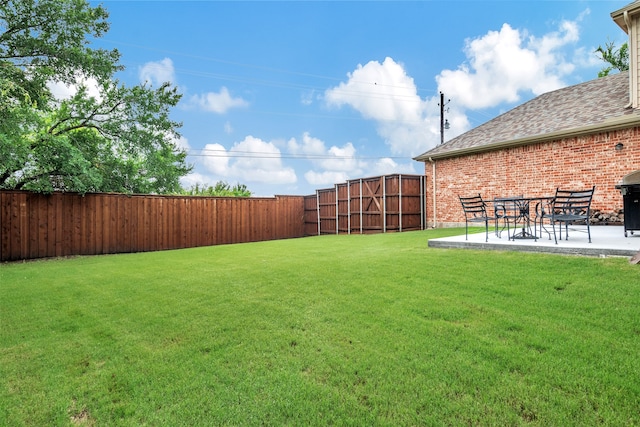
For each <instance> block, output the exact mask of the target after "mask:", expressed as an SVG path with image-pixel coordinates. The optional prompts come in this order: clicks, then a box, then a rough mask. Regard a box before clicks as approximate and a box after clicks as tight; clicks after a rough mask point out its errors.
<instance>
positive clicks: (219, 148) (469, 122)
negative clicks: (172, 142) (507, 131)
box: [95, 0, 630, 196]
mask: <svg viewBox="0 0 640 427" xmlns="http://www.w3.org/2000/svg"><path fill="white" fill-rule="evenodd" d="M629 2H630V1H613V0H610V1H455V0H453V1H451V0H449V1H413V2H402V1H390V2H382V1H375V2H368V1H346V2H337V1H317V2H302V1H289V2H275V1H260V2H248V1H235V2H222V1H189V2H187V1H104V2H102V4H103V5H104V6H105V7H106V9H107V10H108V11H109V13H110V18H109V21H110V23H111V29H110V31H109V33H107V34H106V35H105V36H104V37H103V38H102V39H100V40H98V41H97V42H96V46H99V47H106V48H116V49H118V50H119V51H120V53H121V55H122V57H121V63H122V64H123V65H124V66H125V67H126V70H125V71H123V72H122V73H121V74H119V75H118V78H119V79H120V80H121V81H122V82H124V83H127V84H137V83H139V82H143V81H147V82H148V83H149V84H152V85H158V84H160V83H161V82H163V81H170V82H171V83H172V84H173V85H175V86H177V87H178V88H179V91H180V92H181V93H182V94H183V97H182V100H181V102H180V104H179V106H178V107H177V108H176V109H175V110H174V111H173V118H174V119H176V120H178V121H181V122H182V123H183V127H182V128H181V129H180V133H181V134H182V139H181V140H180V141H177V143H178V144H179V145H181V146H182V147H184V148H185V149H187V150H188V152H189V157H188V161H189V162H190V163H191V164H193V165H194V170H193V173H192V174H191V175H189V176H187V177H185V178H184V179H183V185H185V186H187V187H188V186H190V185H193V184H195V183H205V184H214V183H215V182H217V181H219V180H223V181H226V182H228V183H229V184H235V183H242V184H246V185H247V186H248V188H249V189H250V190H251V191H253V193H254V195H258V196H271V195H274V194H313V193H314V192H315V190H316V189H320V188H330V187H333V185H334V184H336V183H341V182H344V181H345V180H347V179H354V178H360V177H368V176H376V175H381V174H389V173H410V174H422V173H423V171H424V170H423V167H424V166H423V164H422V163H418V162H415V161H413V160H412V157H413V156H416V155H418V154H421V153H423V152H424V151H426V150H428V149H429V148H432V147H434V146H435V145H436V144H438V143H439V141H440V109H439V106H438V103H439V91H443V92H444V94H445V97H446V99H450V102H449V103H448V104H447V108H448V111H447V113H446V114H445V116H446V118H447V120H448V121H449V123H450V124H451V128H450V129H449V130H447V131H445V140H448V139H450V138H452V137H454V136H456V135H459V134H461V133H463V132H465V131H467V130H469V129H471V128H473V127H475V126H478V125H480V124H482V123H484V122H486V121H488V120H490V119H491V118H493V117H495V116H496V115H498V114H500V113H502V112H504V111H507V110H509V109H510V108H513V107H514V106H516V105H518V104H521V103H522V102H525V101H527V100H528V99H531V98H532V97H534V96H536V95H539V94H541V93H544V92H548V91H550V90H554V89H558V88H561V87H564V86H568V85H572V84H576V83H580V82H583V81H587V80H591V79H594V78H596V77H597V72H598V71H599V70H600V69H601V68H602V67H603V63H602V62H601V61H599V60H598V58H597V57H596V56H595V54H594V53H593V51H594V49H595V48H596V47H597V46H598V45H600V44H604V43H605V42H607V41H613V42H615V43H616V44H617V45H620V44H621V43H622V42H624V41H625V40H626V35H625V34H624V33H623V32H622V31H621V30H620V29H619V27H618V26H617V25H616V24H615V23H614V22H613V21H612V19H611V17H610V13H611V12H613V11H615V10H618V9H620V8H622V7H624V6H625V5H626V4H628V3H629ZM95 4H97V3H95Z"/></svg>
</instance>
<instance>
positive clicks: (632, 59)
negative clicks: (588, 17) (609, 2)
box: [622, 10, 638, 109]
mask: <svg viewBox="0 0 640 427" xmlns="http://www.w3.org/2000/svg"><path fill="white" fill-rule="evenodd" d="M622 18H623V19H624V24H625V25H626V26H627V34H628V35H629V45H628V47H629V50H628V52H629V53H630V58H629V103H628V104H627V105H626V106H625V107H624V108H625V109H626V108H631V107H633V104H634V93H635V91H634V86H633V85H634V83H635V82H634V80H635V79H634V77H635V76H636V75H637V74H636V73H637V71H636V72H634V69H633V68H632V67H636V66H637V65H638V64H637V63H636V62H637V61H636V60H635V59H636V54H635V53H634V52H633V49H634V46H633V43H634V42H635V37H634V36H633V35H632V34H631V32H632V31H633V29H632V28H631V20H630V19H629V11H628V10H625V11H624V13H623V15H622Z"/></svg>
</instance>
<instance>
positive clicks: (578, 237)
mask: <svg viewBox="0 0 640 427" xmlns="http://www.w3.org/2000/svg"><path fill="white" fill-rule="evenodd" d="M574 228H575V230H576V231H572V230H569V240H564V237H565V236H564V232H563V235H562V237H563V240H562V241H560V240H558V244H557V245H556V244H555V242H554V240H553V234H551V240H549V237H548V236H547V234H546V233H545V234H544V236H543V237H542V238H539V239H538V240H537V241H536V240H534V239H516V240H515V241H514V240H509V239H508V238H507V233H506V231H504V232H503V233H502V238H500V237H497V236H496V234H495V232H494V229H493V227H492V226H491V225H490V226H489V241H488V242H485V233H484V231H483V232H482V233H473V234H469V239H468V240H465V235H464V233H463V234H462V235H459V236H453V237H443V238H439V239H430V240H429V242H428V245H429V247H430V248H455V249H485V250H486V249H489V250H500V251H520V252H546V253H555V254H567V255H586V256H597V257H599V256H622V257H633V256H635V255H636V254H638V253H639V252H640V232H636V233H635V234H634V235H631V234H629V237H626V238H625V237H624V227H623V226H615V225H592V226H591V243H589V241H588V236H587V233H586V227H585V226H576V227H574ZM557 232H558V229H557V228H556V233H557Z"/></svg>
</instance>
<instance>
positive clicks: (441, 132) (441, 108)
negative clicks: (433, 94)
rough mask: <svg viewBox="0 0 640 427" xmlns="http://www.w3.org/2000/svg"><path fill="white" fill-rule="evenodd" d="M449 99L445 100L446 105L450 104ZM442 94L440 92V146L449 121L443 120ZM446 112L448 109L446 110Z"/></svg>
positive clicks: (443, 103)
mask: <svg viewBox="0 0 640 427" xmlns="http://www.w3.org/2000/svg"><path fill="white" fill-rule="evenodd" d="M450 101H451V100H450V99H447V102H446V103H447V104H448V103H449V102H450ZM445 105H446V104H445V102H444V93H442V92H440V144H441V145H442V144H444V130H445V129H449V120H445V118H444V106H445ZM447 111H449V109H448V108H447Z"/></svg>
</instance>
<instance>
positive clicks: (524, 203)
mask: <svg viewBox="0 0 640 427" xmlns="http://www.w3.org/2000/svg"><path fill="white" fill-rule="evenodd" d="M550 200H553V197H552V196H532V197H524V196H523V197H521V196H518V197H499V198H496V199H494V203H502V204H504V205H505V206H507V205H510V206H509V208H508V209H507V210H509V211H511V212H513V213H514V215H513V219H514V230H517V229H519V231H517V232H516V231H514V233H513V235H512V236H509V240H515V239H535V240H538V235H537V229H536V223H535V221H534V224H533V232H532V231H531V210H530V206H531V202H536V207H537V206H538V205H539V204H544V203H545V202H549V201H550ZM536 210H537V209H536ZM541 213H542V214H544V210H541ZM541 232H542V226H541ZM541 237H542V236H541Z"/></svg>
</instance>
